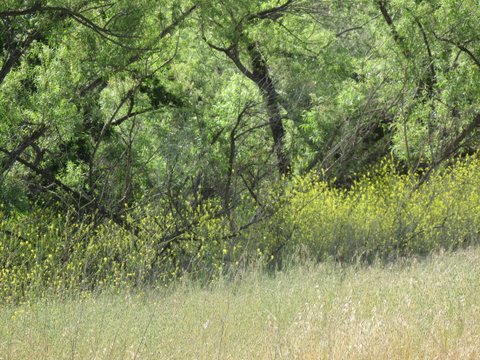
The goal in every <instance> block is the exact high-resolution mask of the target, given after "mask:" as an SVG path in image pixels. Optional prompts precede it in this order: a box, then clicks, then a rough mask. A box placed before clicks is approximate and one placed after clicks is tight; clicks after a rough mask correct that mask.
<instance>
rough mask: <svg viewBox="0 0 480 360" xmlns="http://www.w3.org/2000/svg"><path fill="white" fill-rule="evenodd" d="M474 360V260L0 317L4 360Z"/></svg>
mask: <svg viewBox="0 0 480 360" xmlns="http://www.w3.org/2000/svg"><path fill="white" fill-rule="evenodd" d="M325 358H328V359H409V358H422V359H423V358H429V359H433V358H436V359H478V358H480V249H469V250H465V251H461V252H457V253H453V254H451V253H446V254H443V255H435V256H432V257H430V258H428V259H426V260H419V261H414V260H412V261H408V262H404V263H396V264H394V265H390V266H380V265H376V266H370V267H359V266H357V267H355V266H349V267H344V268H342V267H339V266H338V265H333V264H327V265H320V266H296V267H294V268H292V269H291V270H288V271H286V272H284V273H278V274H277V275H276V276H275V277H272V276H267V275H264V274H262V273H261V272H260V271H255V270H251V271H248V272H245V273H242V274H239V275H237V279H236V280H235V281H233V282H232V281H229V282H227V281H225V282H218V283H216V284H214V285H212V286H210V287H209V288H208V289H207V288H202V287H200V286H197V285H196V284H195V283H193V282H191V281H188V280H186V281H184V282H182V283H181V284H178V285H177V286H176V287H175V288H174V289H173V288H172V289H166V290H163V291H162V290H151V291H146V292H138V293H135V294H131V293H127V292H124V293H121V294H106V293H103V294H98V295H96V296H88V297H83V298H80V297H79V298H76V299H69V300H66V299H63V300H61V299H59V298H53V299H49V300H44V301H39V302H37V303H33V304H25V305H20V306H15V307H14V306H4V307H0V359H2V360H6V359H325Z"/></svg>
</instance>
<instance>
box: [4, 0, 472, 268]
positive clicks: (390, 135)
mask: <svg viewBox="0 0 480 360" xmlns="http://www.w3.org/2000/svg"><path fill="white" fill-rule="evenodd" d="M479 12H480V10H479V9H478V6H477V3H476V2H475V1H473V0H467V1H465V0H463V1H458V0H430V1H422V0H391V1H388V0H378V1H374V0H361V1H336V0H325V1H318V0H283V1H278V0H268V1H256V0H255V1H254V0H242V1H238V0H222V1H206V0H198V1H191V0H181V1H177V0H175V1H173V0H161V1H159V0H140V1H127V0H90V1H84V0H4V1H2V2H1V4H0V202H1V203H2V216H3V217H4V218H5V219H7V220H8V221H10V220H11V219H14V218H16V219H18V218H19V217H20V218H21V217H23V216H27V217H29V216H30V217H36V216H37V215H38V214H40V213H42V216H47V217H48V218H49V219H50V220H46V218H45V221H46V222H50V223H52V224H53V223H55V220H54V219H53V217H54V215H55V214H65V213H68V214H69V215H68V219H70V220H72V221H74V222H75V223H76V224H84V226H88V227H90V226H91V227H93V228H94V229H95V228H97V227H99V226H103V225H102V224H105V223H108V224H114V225H115V226H116V227H117V228H116V229H117V230H115V231H119V232H122V234H125V235H124V236H125V237H128V238H132V239H135V238H140V237H142V236H145V234H146V233H148V234H149V237H150V239H151V241H152V242H153V244H154V246H153V248H154V249H155V251H154V253H155V254H154V255H153V256H154V257H156V258H163V256H164V255H165V254H167V253H169V252H170V251H172V247H174V246H178V244H181V243H186V242H190V241H191V240H192V241H193V242H192V243H195V241H194V240H195V239H197V240H198V244H197V245H195V246H194V248H192V249H183V250H182V251H184V252H187V253H188V252H189V251H190V252H192V253H195V252H201V251H200V249H201V248H202V247H203V246H204V245H203V243H204V242H205V241H206V242H215V241H220V242H222V241H223V242H228V244H230V245H232V246H237V245H239V244H241V243H242V241H245V236H244V234H245V232H246V231H247V230H248V229H249V228H251V227H252V226H255V225H258V223H261V222H263V223H268V222H269V221H271V219H272V216H276V214H277V213H278V210H279V209H281V208H282V207H284V205H285V206H287V205H286V204H287V203H288V202H289V197H288V196H286V194H285V192H284V189H285V185H287V184H288V183H289V182H290V181H291V179H292V178H294V177H296V176H305V175H306V174H312V173H313V174H317V175H318V176H320V177H321V179H323V180H325V181H327V182H328V183H330V184H332V185H333V186H335V187H338V188H348V187H350V186H352V184H353V183H354V182H355V180H356V179H358V178H359V175H358V174H361V173H363V172H364V171H366V169H368V168H369V167H370V166H371V165H372V164H373V165H375V164H379V163H380V162H381V160H382V159H384V158H385V157H386V156H392V157H393V158H394V159H395V164H396V166H397V170H399V171H400V172H402V173H405V174H407V173H417V174H420V175H419V176H418V177H415V181H416V185H415V186H416V187H421V186H422V184H423V183H424V182H425V181H426V180H427V179H428V178H429V177H430V176H431V174H432V170H434V169H437V168H439V167H441V166H442V165H443V164H444V163H446V162H447V161H449V160H451V159H452V158H455V157H458V156H466V155H468V154H473V153H474V152H475V151H476V150H477V149H478V145H479V136H478V128H479V126H480V94H479V91H480V89H479V87H478V83H479V80H480V38H479V35H478V34H480V23H479V22H478V18H479V15H480V13H479ZM288 206H291V205H288ZM35 214H37V215H35ZM317 216H318V217H319V218H320V219H321V221H324V219H323V220H322V216H323V215H321V214H320V213H319V214H318V215H317ZM9 219H10V220H9ZM37 219H38V217H37ZM207 220H208V222H209V223H211V222H217V223H218V224H219V225H218V226H219V227H221V229H222V230H221V231H220V230H218V233H217V234H216V235H215V236H205V234H199V232H201V231H203V230H198V229H201V228H202V227H201V226H199V224H202V223H205V222H207ZM145 223H148V224H149V225H148V226H147V225H145ZM153 223H155V227H153V226H151V225H152V224H153ZM10 227H11V226H10ZM0 231H1V234H0V235H1V237H2V238H3V239H7V238H8V239H10V238H11V237H12V236H14V235H12V234H13V233H12V229H11V228H8V227H5V226H4V227H2V229H0ZM36 231H39V230H36ZM72 231H74V232H75V230H72ZM112 231H113V230H112ZM282 231H287V230H285V229H283V230H282ZM288 231H290V230H288ZM280 232H281V231H280ZM212 233H213V232H212ZM76 234H77V235H78V233H76ZM15 236H20V235H15ZM22 236H23V235H22ZM242 236H243V237H242ZM269 236H271V237H272V238H276V237H279V238H281V237H282V236H283V235H282V234H269ZM74 238H75V239H76V240H75V241H76V244H75V246H87V245H86V244H87V243H88V238H89V237H88V236H87V237H82V236H80V237H79V238H77V237H75V236H74ZM199 239H206V240H199ZM17 240H18V239H17ZM187 240H188V241H187ZM272 241H275V240H272ZM134 242H135V241H134ZM72 246H73V245H72ZM3 251H5V248H4V249H3ZM64 251H65V252H67V253H68V249H67V250H64ZM65 256H67V255H65ZM172 257H173V258H174V257H175V256H173V255H172V256H171V257H170V259H169V261H173V262H175V261H177V260H178V259H177V260H175V259H172ZM182 261H183V260H182ZM177 265H178V264H177Z"/></svg>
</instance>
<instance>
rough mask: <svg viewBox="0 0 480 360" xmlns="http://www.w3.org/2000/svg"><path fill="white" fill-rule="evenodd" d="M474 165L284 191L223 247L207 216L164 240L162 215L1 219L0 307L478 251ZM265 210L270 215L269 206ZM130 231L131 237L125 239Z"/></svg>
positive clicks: (39, 213)
mask: <svg viewBox="0 0 480 360" xmlns="http://www.w3.org/2000/svg"><path fill="white" fill-rule="evenodd" d="M479 173H480V160H479V158H478V156H474V157H471V158H467V159H463V160H459V161H457V163H455V164H453V165H452V166H450V167H448V168H445V169H443V170H442V171H437V172H435V173H433V174H432V176H431V177H430V178H429V180H428V181H427V182H425V183H424V184H422V186H420V187H418V188H417V187H416V184H417V183H418V177H417V176H416V175H411V174H406V175H405V174H399V173H398V172H396V171H395V166H394V164H393V163H392V162H391V161H384V162H383V164H382V165H381V166H379V167H377V168H376V169H375V170H373V171H371V172H370V173H367V174H365V175H364V176H363V177H362V178H360V180H358V181H357V182H355V184H354V185H353V186H352V187H351V188H350V189H348V190H345V189H338V188H335V187H332V186H330V185H329V184H328V183H326V182H322V181H320V180H318V179H317V178H315V177H314V176H307V177H303V178H295V179H293V180H292V181H291V182H290V183H289V184H288V186H287V188H286V189H285V190H284V191H283V194H282V199H283V200H282V205H281V206H278V207H277V209H276V212H275V213H274V215H273V216H271V217H269V218H267V219H265V220H263V221H262V222H260V223H258V224H256V225H253V226H251V227H249V228H248V229H245V230H244V231H242V232H240V234H239V235H237V236H234V237H233V236H231V219H226V218H222V217H221V216H214V214H216V213H217V211H218V208H217V207H216V206H215V205H214V204H212V205H211V206H205V207H204V208H203V209H202V211H201V212H198V211H196V212H192V215H191V219H190V224H193V225H192V226H191V227H190V228H189V229H188V230H186V231H182V232H181V233H179V235H177V236H172V235H171V234H172V232H171V229H172V228H174V227H175V224H174V219H173V218H172V216H171V215H165V216H160V215H158V214H157V213H156V212H155V211H154V210H152V209H145V208H144V209H140V210H138V212H137V213H136V214H132V215H130V217H128V218H125V219H124V222H125V224H130V225H131V226H130V228H129V227H128V226H127V227H125V226H123V227H122V226H119V225H117V224H116V223H114V222H113V221H106V220H103V221H90V220H88V219H83V221H79V220H78V219H76V218H75V217H74V216H73V215H71V214H68V213H66V214H55V213H53V212H52V211H49V210H45V209H43V210H40V209H37V210H34V211H29V212H15V211H10V210H7V209H4V208H1V207H0V299H1V301H2V302H7V303H8V302H18V301H23V300H28V299H33V298H39V297H43V296H44V295H46V294H47V293H52V292H53V293H63V292H65V291H66V290H67V291H70V292H83V291H92V290H101V289H125V288H135V287H141V286H145V285H148V286H164V285H166V284H168V283H169V282H170V281H172V280H174V279H177V278H178V277H181V276H183V275H185V274H188V275H189V276H193V277H197V278H202V279H204V280H209V279H212V278H216V277H219V276H222V275H223V274H225V273H226V272H228V271H229V270H231V269H232V268H235V267H240V266H242V265H245V264H246V263H248V262H249V261H250V260H252V259H255V261H256V260H257V259H258V258H261V259H263V261H264V264H266V265H267V266H269V267H270V268H275V269H278V268H279V267H281V266H282V264H283V263H284V262H285V259H286V258H288V256H291V254H293V253H295V254H298V252H299V251H300V255H302V254H304V255H305V256H306V257H308V258H309V259H310V260H311V259H313V260H315V261H325V260H335V261H337V262H340V263H345V262H346V263H348V262H367V263H368V262H371V261H373V260H375V259H380V260H391V259H396V258H398V257H405V256H413V255H420V256H421V255H426V254H429V253H431V252H434V251H438V250H441V249H449V250H451V249H456V248H459V247H464V246H468V245H472V244H476V243H478V241H479V231H480V177H479V176H478V175H479ZM272 206H273V207H274V206H275V204H272ZM132 228H135V229H136V231H132Z"/></svg>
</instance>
